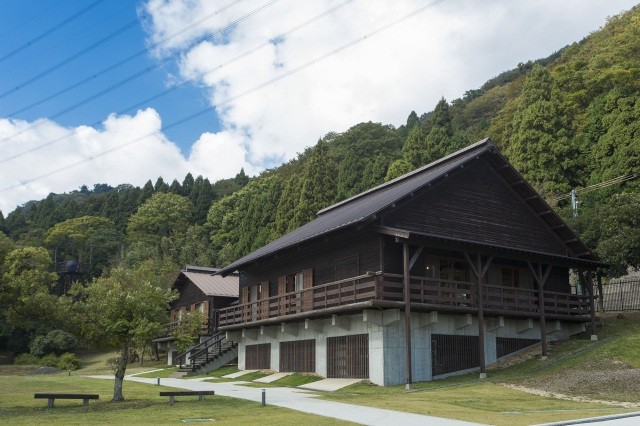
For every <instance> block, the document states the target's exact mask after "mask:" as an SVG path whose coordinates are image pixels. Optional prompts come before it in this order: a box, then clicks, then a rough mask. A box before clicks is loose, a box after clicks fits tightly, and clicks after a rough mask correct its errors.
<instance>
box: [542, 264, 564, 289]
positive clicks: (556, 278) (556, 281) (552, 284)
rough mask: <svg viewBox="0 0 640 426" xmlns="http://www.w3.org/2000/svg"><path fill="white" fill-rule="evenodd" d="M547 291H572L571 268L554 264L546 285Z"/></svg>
mask: <svg viewBox="0 0 640 426" xmlns="http://www.w3.org/2000/svg"><path fill="white" fill-rule="evenodd" d="M544 289H545V291H557V292H558V293H571V284H570V283H569V270H568V269H567V268H561V267H558V266H554V267H553V269H551V272H550V273H549V278H547V282H546V283H545V285H544Z"/></svg>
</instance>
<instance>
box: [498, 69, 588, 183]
mask: <svg viewBox="0 0 640 426" xmlns="http://www.w3.org/2000/svg"><path fill="white" fill-rule="evenodd" d="M553 85H554V82H553V78H552V76H551V74H550V73H549V70H547V69H546V68H543V67H542V66H540V65H536V66H534V68H533V70H532V71H531V74H529V76H528V77H527V79H526V81H525V83H524V85H523V87H522V92H521V94H520V98H519V100H518V106H517V110H516V113H515V116H514V118H513V122H512V123H511V134H512V136H511V140H510V144H509V145H508V146H507V149H506V152H505V153H506V154H507V156H508V157H509V160H510V161H511V162H512V163H513V165H514V166H515V167H516V168H517V169H518V170H519V171H520V172H521V173H522V174H523V175H524V177H525V178H526V179H527V180H528V181H529V182H531V183H532V184H533V185H534V186H535V187H536V188H537V189H538V190H540V191H541V192H543V194H558V193H566V192H568V191H569V189H570V188H571V187H572V186H573V185H574V184H575V183H576V175H577V171H576V168H577V165H578V161H579V158H580V155H579V152H578V150H577V149H576V147H575V146H574V144H573V143H572V141H571V140H570V139H569V137H568V136H569V129H568V125H567V123H566V122H565V119H564V117H563V113H562V110H561V105H560V101H559V100H558V99H557V98H556V97H555V96H554V94H553Z"/></svg>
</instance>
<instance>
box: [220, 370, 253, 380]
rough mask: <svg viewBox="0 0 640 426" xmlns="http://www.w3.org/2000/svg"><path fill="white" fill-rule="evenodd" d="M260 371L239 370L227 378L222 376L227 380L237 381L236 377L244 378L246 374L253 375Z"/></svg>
mask: <svg viewBox="0 0 640 426" xmlns="http://www.w3.org/2000/svg"><path fill="white" fill-rule="evenodd" d="M254 371H258V370H239V371H236V372H235V373H231V374H227V375H226V376H222V377H223V378H225V379H235V378H236V377H240V376H244V375H245V374H249V373H253V372H254Z"/></svg>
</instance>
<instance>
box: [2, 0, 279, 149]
mask: <svg viewBox="0 0 640 426" xmlns="http://www.w3.org/2000/svg"><path fill="white" fill-rule="evenodd" d="M239 1H242V0H236V3H237V2H239ZM278 1H280V0H271V1H269V2H267V3H265V4H263V5H262V6H260V7H258V8H257V9H254V10H253V11H251V12H249V13H247V14H246V15H244V16H242V17H240V18H239V19H236V20H235V21H233V22H231V23H230V24H228V25H227V26H225V27H223V28H221V29H219V30H217V31H215V32H213V33H211V34H209V35H207V36H204V37H201V38H200V39H198V40H197V41H196V42H193V43H191V44H190V45H189V46H187V47H185V48H183V49H180V50H179V51H177V52H175V53H174V54H172V55H170V56H167V57H166V58H163V59H161V60H160V61H158V62H156V63H154V64H152V65H150V66H148V67H146V68H143V69H142V70H139V71H137V72H136V73H134V74H131V75H129V76H128V77H126V78H124V79H122V80H120V81H118V82H117V83H115V84H112V85H111V86H109V87H107V88H106V89H103V90H101V91H99V92H97V93H94V94H93V95H91V96H89V97H87V98H84V99H83V100H81V101H80V102H77V103H75V104H73V105H71V106H69V107H67V108H65V109H63V110H62V111H58V112H57V113H55V114H53V115H51V116H49V117H47V118H49V119H54V118H58V117H61V116H63V115H65V114H68V113H69V112H71V111H73V110H76V109H78V108H79V107H81V106H83V105H85V104H87V103H89V102H91V101H93V100H95V99H97V98H99V97H101V96H103V95H105V94H107V93H110V92H113V91H114V90H115V89H117V88H119V87H122V86H124V85H125V84H127V83H129V82H131V81H133V80H135V79H136V78H138V77H141V76H143V75H145V74H147V73H149V72H151V71H153V70H155V69H157V68H160V67H161V66H162V65H164V64H166V63H167V62H169V61H170V60H172V59H175V58H177V57H179V56H180V55H181V54H182V53H185V52H187V51H188V50H189V49H191V48H193V47H195V46H197V45H198V44H200V43H202V42H203V41H205V40H209V39H211V38H213V37H214V36H216V35H219V34H223V33H224V32H225V31H227V30H229V29H231V28H233V27H234V26H235V25H237V24H238V23H240V22H242V21H244V20H247V19H249V18H250V17H252V16H254V15H256V14H257V13H258V12H260V11H262V10H263V9H266V8H267V7H269V6H271V5H273V4H274V3H277V2H278ZM187 29H188V28H185V29H184V30H183V31H186V30H187ZM176 34H177V33H176ZM176 34H174V36H175V35H176ZM145 52H146V51H145ZM134 56H139V55H137V54H136V55H134ZM134 56H130V57H129V58H127V59H125V60H123V61H120V62H118V63H117V64H116V65H115V66H111V67H109V68H108V69H107V70H111V69H113V68H115V67H117V66H119V65H121V64H123V63H124V62H127V61H129V60H130V59H132V58H133V57H134ZM104 72H106V71H104ZM104 72H102V73H101V74H104ZM98 75H99V74H94V75H93V76H91V77H90V78H88V79H85V80H83V81H82V82H81V83H82V84H83V83H85V82H87V81H89V80H91V79H93V78H95V77H97V76H98ZM81 83H76V84H75V85H73V86H74V88H75V87H78V86H79V85H80V84H81ZM45 122H46V121H44V120H42V121H38V122H35V123H34V124H32V125H30V126H28V127H27V128H25V129H22V130H21V131H19V132H17V133H14V134H13V135H11V136H8V137H5V138H3V139H0V143H1V142H6V141H8V140H11V139H13V138H15V137H16V136H19V135H21V134H24V133H26V132H28V131H30V130H33V129H35V128H38V127H40V126H41V125H43V124H44V123H45Z"/></svg>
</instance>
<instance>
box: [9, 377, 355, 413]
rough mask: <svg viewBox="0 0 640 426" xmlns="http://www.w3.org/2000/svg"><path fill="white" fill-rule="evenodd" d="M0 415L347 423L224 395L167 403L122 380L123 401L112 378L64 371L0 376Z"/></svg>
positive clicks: (150, 391) (157, 388)
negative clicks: (60, 395)
mask: <svg viewBox="0 0 640 426" xmlns="http://www.w3.org/2000/svg"><path fill="white" fill-rule="evenodd" d="M0 381H2V386H1V387H0V418H1V419H2V422H3V423H8V424H28V425H32V424H45V423H46V424H64V425H67V424H154V425H159V424H176V423H181V421H182V420H183V419H198V418H200V419H201V418H207V419H214V420H215V422H216V424H238V423H255V424H257V423H260V424H266V425H299V424H309V425H325V424H345V422H339V421H336V420H333V419H329V418H326V417H320V416H316V415H312V414H304V413H300V412H297V411H293V410H288V409H285V408H279V407H274V406H266V407H262V406H261V405H260V404H258V403H254V402H250V401H244V400H240V399H234V398H227V397H222V396H211V397H207V399H206V400H205V401H204V402H200V401H198V400H197V398H196V397H189V398H187V397H184V398H178V400H177V402H176V403H175V405H173V406H169V404H168V403H167V398H164V397H163V398H161V397H160V396H159V395H158V392H159V391H160V390H166V389H168V388H166V387H164V386H149V385H145V384H141V383H135V382H125V384H124V389H123V390H124V396H125V398H126V399H127V401H126V402H123V403H117V404H114V403H111V402H109V400H110V398H111V396H112V395H113V382H112V381H110V380H99V379H89V378H84V377H79V376H71V377H69V376H68V375H66V373H64V374H63V373H59V374H53V375H37V376H18V375H12V376H1V377H0ZM47 391H50V392H70V393H71V392H73V393H84V392H87V393H97V394H99V395H100V400H98V401H91V402H89V406H87V407H84V406H82V401H79V400H78V401H76V400H56V402H55V407H54V408H53V409H48V408H47V401H46V400H42V399H34V398H33V394H34V393H36V392H47Z"/></svg>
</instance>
